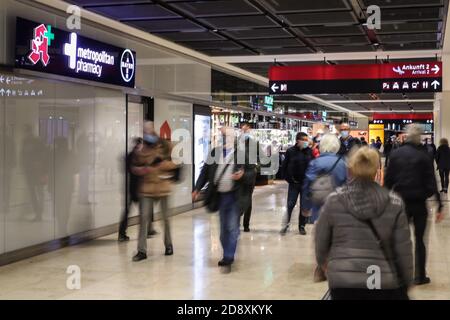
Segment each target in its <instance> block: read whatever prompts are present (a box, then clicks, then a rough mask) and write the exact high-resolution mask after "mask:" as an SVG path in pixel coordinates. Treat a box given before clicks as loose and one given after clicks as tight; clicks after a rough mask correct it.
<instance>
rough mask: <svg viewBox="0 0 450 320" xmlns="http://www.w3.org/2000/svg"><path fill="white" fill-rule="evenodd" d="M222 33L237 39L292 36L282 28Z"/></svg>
mask: <svg viewBox="0 0 450 320" xmlns="http://www.w3.org/2000/svg"><path fill="white" fill-rule="evenodd" d="M224 33H225V34H226V35H228V36H230V37H232V38H234V39H239V40H241V39H267V38H284V37H292V36H291V34H290V33H289V32H287V31H286V30H284V29H283V28H267V29H248V30H230V31H224Z"/></svg>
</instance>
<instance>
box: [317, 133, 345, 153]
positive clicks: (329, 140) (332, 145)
mask: <svg viewBox="0 0 450 320" xmlns="http://www.w3.org/2000/svg"><path fill="white" fill-rule="evenodd" d="M340 148H341V142H340V141H339V139H338V138H337V137H336V136H335V135H334V134H331V133H327V134H326V135H324V136H323V137H322V140H320V145H319V150H320V153H326V152H329V153H338V151H339V149H340Z"/></svg>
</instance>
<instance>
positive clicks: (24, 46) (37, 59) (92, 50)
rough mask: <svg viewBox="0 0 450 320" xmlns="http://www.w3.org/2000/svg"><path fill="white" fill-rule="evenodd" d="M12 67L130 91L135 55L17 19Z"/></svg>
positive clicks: (70, 33) (127, 50) (37, 23)
mask: <svg viewBox="0 0 450 320" xmlns="http://www.w3.org/2000/svg"><path fill="white" fill-rule="evenodd" d="M15 66H16V68H23V69H28V70H33V71H38V72H45V73H53V74H57V75H61V76H66V77H71V78H77V79H84V80H90V81H97V82H103V83H108V84H114V85H119V86H125V87H131V88H134V82H135V74H136V53H135V52H134V51H132V50H130V49H126V48H119V47H116V46H112V45H109V44H106V43H103V42H100V41H96V40H93V39H90V38H86V37H83V36H80V35H79V34H77V33H75V32H67V31H63V30H60V29H57V28H53V27H52V26H51V25H49V24H44V23H39V22H33V21H29V20H25V19H22V18H17V22H16V54H15Z"/></svg>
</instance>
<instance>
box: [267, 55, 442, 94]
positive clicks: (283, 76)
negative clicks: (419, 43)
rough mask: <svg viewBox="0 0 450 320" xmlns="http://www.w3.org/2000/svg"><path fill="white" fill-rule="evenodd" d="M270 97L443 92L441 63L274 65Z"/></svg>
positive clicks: (270, 72)
mask: <svg viewBox="0 0 450 320" xmlns="http://www.w3.org/2000/svg"><path fill="white" fill-rule="evenodd" d="M269 80H270V82H269V91H270V94H275V95H276V94H319V93H383V92H394V93H395V92H399V93H403V92H405V93H407V92H441V91H442V62H438V61H430V62H401V63H386V64H352V65H326V64H322V65H309V66H289V67H280V66H273V67H271V68H270V70H269Z"/></svg>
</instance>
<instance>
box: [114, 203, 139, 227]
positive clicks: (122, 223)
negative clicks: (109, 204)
mask: <svg viewBox="0 0 450 320" xmlns="http://www.w3.org/2000/svg"><path fill="white" fill-rule="evenodd" d="M133 203H134V204H136V205H139V200H132V199H131V198H128V203H127V205H126V206H125V208H124V210H123V214H122V219H121V220H120V226H119V236H124V235H126V234H127V228H128V216H129V214H130V209H131V205H132V204H133Z"/></svg>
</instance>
